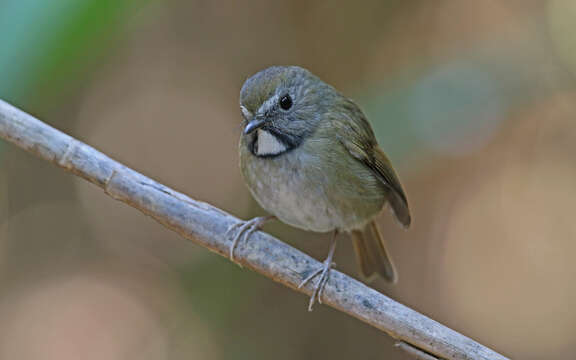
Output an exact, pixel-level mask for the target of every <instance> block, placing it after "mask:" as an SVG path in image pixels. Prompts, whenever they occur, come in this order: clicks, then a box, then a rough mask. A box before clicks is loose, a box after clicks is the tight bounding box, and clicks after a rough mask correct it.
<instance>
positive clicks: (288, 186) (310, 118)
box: [229, 66, 411, 311]
mask: <svg viewBox="0 0 576 360" xmlns="http://www.w3.org/2000/svg"><path fill="white" fill-rule="evenodd" d="M240 110H241V114H242V118H243V120H242V127H243V128H242V134H241V136H240V143H239V153H240V169H241V172H242V175H243V178H244V181H245V183H246V185H247V187H248V188H249V190H250V192H251V194H252V196H253V197H254V199H256V201H257V202H258V203H259V204H260V206H261V207H262V208H263V209H264V210H265V211H267V212H268V213H269V215H267V216H261V217H256V218H253V219H251V220H247V221H242V222H239V223H237V224H235V225H233V226H232V227H231V228H230V229H229V231H230V233H231V237H232V244H231V246H230V252H229V256H230V259H232V260H233V261H234V251H235V249H236V248H237V246H238V244H239V242H240V240H241V239H244V241H246V240H247V239H248V238H249V237H250V236H251V235H252V233H254V232H255V231H257V230H259V229H260V228H261V227H262V226H263V225H264V224H265V223H267V222H269V221H271V220H273V219H278V220H280V221H281V222H283V223H286V224H288V225H291V226H294V227H296V228H300V229H303V230H306V231H311V232H318V233H327V232H331V234H332V235H331V240H330V247H329V251H328V256H327V257H326V259H325V261H324V262H323V264H322V266H321V267H320V268H319V269H317V270H316V271H314V272H312V273H311V274H310V275H309V276H307V277H306V278H305V279H303V280H302V282H301V283H300V286H299V287H302V286H304V285H305V284H306V283H308V282H310V281H311V280H312V279H313V278H315V277H317V276H318V275H319V276H320V277H319V279H318V280H317V281H316V284H315V286H314V290H313V292H312V295H311V297H310V301H309V305H308V310H310V311H311V310H312V307H313V305H314V303H315V302H316V301H318V302H319V303H321V302H322V292H323V290H324V287H325V285H326V283H327V281H328V278H329V273H330V270H331V269H332V266H333V257H334V252H335V249H336V243H337V238H338V234H340V233H348V234H349V235H350V237H351V238H352V241H353V244H354V249H355V253H356V258H357V262H358V263H359V268H360V273H361V274H362V276H363V278H365V279H367V280H370V279H373V278H374V277H375V275H376V274H377V275H380V276H381V277H382V278H384V279H385V280H387V281H388V282H391V283H395V282H396V281H397V279H398V276H397V271H396V268H395V266H394V263H393V262H392V260H391V257H390V254H389V251H388V248H387V246H386V243H385V241H384V237H383V236H382V234H381V233H380V230H379V229H378V226H377V224H376V221H375V217H376V216H377V215H378V214H379V213H380V212H381V211H382V209H383V208H385V207H389V208H390V209H391V210H392V212H393V214H394V216H395V218H396V219H397V221H398V222H399V223H400V225H401V226H403V227H404V228H408V227H409V226H410V224H411V215H410V210H409V208H408V201H407V199H406V195H405V192H404V190H403V188H402V185H401V184H400V181H399V179H398V176H397V175H396V172H395V171H394V169H393V168H392V165H391V163H390V160H389V159H388V157H387V156H386V154H385V153H384V151H383V150H382V149H381V148H380V147H379V145H378V142H377V140H376V137H375V135H374V132H373V130H372V127H371V125H370V123H369V122H368V120H367V118H366V116H365V115H364V113H363V112H362V110H360V108H359V107H358V105H356V103H355V102H354V101H352V100H351V99H349V98H347V97H345V96H344V95H342V94H341V93H340V92H338V91H337V90H336V89H335V88H334V87H332V86H331V85H329V84H327V83H325V82H324V81H322V80H321V79H320V78H318V77H317V76H315V75H314V74H312V73H311V72H310V71H308V70H306V69H304V68H302V67H299V66H272V67H269V68H266V69H264V70H261V71H259V72H257V73H256V74H254V75H252V76H251V77H249V78H248V79H247V80H246V81H245V83H244V85H243V86H242V89H241V91H240Z"/></svg>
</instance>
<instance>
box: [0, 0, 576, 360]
mask: <svg viewBox="0 0 576 360" xmlns="http://www.w3.org/2000/svg"><path fill="white" fill-rule="evenodd" d="M575 34H576V1H574V0H483V1H477V0H435V1H427V0H414V1H402V0H386V1H383V0H379V1H376V0H366V1H360V2H358V1H356V2H352V1H347V2H344V1H343V2H334V1H328V0H324V1H313V2H312V1H304V0H291V1H282V2H270V1H264V0H260V1H246V2H219V1H200V0H189V1H184V0H181V1H177V0H164V1H160V0H158V1H152V0H149V1H140V0H133V1H123V0H51V1H47V0H0V44H1V45H0V97H1V98H3V99H5V100H7V101H9V102H11V103H13V104H14V105H16V106H19V107H21V108H23V109H25V110H26V111H28V112H31V113H32V114H34V115H36V116H38V117H40V118H41V119H43V120H45V121H46V122H48V123H49V124H51V125H53V126H55V127H57V128H60V129H62V130H64V131H66V132H68V133H70V134H72V135H73V136H76V137H78V138H79V139H81V140H83V141H85V142H87V143H88V144H90V145H93V146H95V147H97V148H98V149H100V150H102V151H104V152H105V153H107V154H109V155H111V156H112V157H114V158H116V159H118V160H119V161H121V162H124V163H126V164H127V165H129V166H131V167H133V168H135V169H137V170H139V171H141V172H143V173H144V174H146V175H149V176H151V177H153V178H155V179H157V180H159V181H161V182H163V183H165V184H166V185H168V186H171V187H174V188H176V189H178V190H180V191H182V192H185V193H187V194H189V195H190V196H192V197H194V198H196V199H200V200H204V201H207V202H210V203H212V204H214V205H216V206H219V207H221V208H223V209H225V210H227V211H230V212H231V213H233V214H236V215H237V216H240V217H242V218H249V217H252V216H255V215H261V214H263V213H262V210H260V209H259V208H258V206H257V205H256V204H255V202H254V201H253V200H252V199H251V197H250V195H249V193H248V191H247V190H246V188H245V187H244V185H243V183H242V180H241V178H240V172H239V169H238V165H237V163H238V156H237V141H238V137H239V134H240V119H241V117H240V112H239V109H238V93H239V89H240V87H241V85H242V83H243V81H244V80H245V79H246V78H247V77H248V76H250V75H251V74H253V73H255V72H256V71H258V70H260V69H263V68H265V67H267V66H270V65H274V64H298V65H301V66H304V67H307V68H309V69H310V70H311V71H313V72H314V73H316V74H317V75H319V76H320V77H322V78H323V79H325V80H326V81H327V82H329V83H331V84H333V85H334V86H336V87H337V88H338V89H340V90H341V91H343V92H344V93H345V94H347V95H348V96H350V97H352V98H353V99H355V100H356V101H357V102H358V103H359V104H360V105H361V106H362V108H363V109H364V110H365V112H366V114H367V115H368V117H369V119H370V120H371V122H372V124H373V126H374V128H375V131H376V133H377V136H378V139H379V141H380V143H381V145H382V147H383V148H384V149H385V150H386V151H387V152H388V154H389V155H390V157H391V159H392V160H393V163H394V164H395V167H396V168H397V170H398V172H399V173H400V176H401V178H402V181H403V183H404V184H405V188H406V190H407V194H408V197H409V200H410V204H411V208H412V211H413V214H414V216H413V217H414V222H413V227H412V228H411V229H410V231H407V232H405V231H402V230H400V229H399V228H398V227H397V226H396V224H395V223H394V221H393V220H391V217H390V216H389V214H383V215H382V216H381V220H380V226H381V227H382V231H383V232H384V234H385V236H387V237H388V238H389V239H390V243H391V248H392V253H393V255H394V257H395V260H396V263H397V266H398V268H399V273H400V282H399V283H398V284H397V285H396V286H389V285H387V284H385V283H383V282H376V283H374V286H375V287H376V288H378V289H380V290H381V291H383V292H384V293H386V294H388V295H389V296H391V297H393V298H394V299H396V300H398V301H400V302H402V303H404V304H406V305H408V306H411V307H413V308H414V309H416V310H418V311H420V312H422V313H424V314H427V315H428V316H430V317H432V318H434V319H436V320H438V321H440V322H442V323H444V324H446V325H448V326H450V327H452V328H454V329H455V330H457V331H460V332H462V333H464V334H466V335H468V336H470V337H472V338H474V339H476V340H477V341H479V342H481V343H483V344H485V345H487V346H490V347H492V348H494V349H495V350H497V351H499V352H501V353H503V354H505V355H507V356H509V357H512V358H515V359H569V358H573V357H574V353H575V352H576V336H575V335H574V334H576V306H574V305H575V304H576V282H575V281H574V279H575V275H576V264H575V263H574V261H573V259H574V254H575V253H576V241H575V238H576V221H575V219H574V216H575V214H576V159H575V155H576V81H575V77H574V76H575V74H576V73H575V72H576V36H575ZM0 166H1V171H0V194H1V196H0V214H1V217H0V359H2V360H4V359H10V360H12V359H63V360H66V359H88V360H90V359H99V360H101V359H105V360H107V359H114V360H116V359H118V360H125V359H128V360H131V359H155V360H165V359H166V360H172V359H175V360H178V359H201V360H204V359H206V360H219V359H277V360H283V359H311V360H312V359H314V360H317V359H327V358H330V359H350V358H361V359H409V357H408V356H407V355H406V354H403V353H402V352H401V351H400V350H398V349H396V348H394V347H393V346H392V345H393V342H392V340H391V339H389V338H388V337H387V336H386V335H384V334H383V333H380V332H379V331H377V330H375V329H372V328H370V327H368V326H366V325H364V324H362V323H360V322H358V321H356V320H354V319H352V318H350V317H348V316H346V315H343V314H341V313H338V312H336V311H334V310H332V309H329V308H327V307H323V306H317V307H316V309H315V310H314V312H312V313H308V312H307V311H306V304H307V299H306V298H305V297H304V296H302V295H300V294H296V293H295V292H293V291H291V290H288V289H286V288H284V287H282V286H280V285H277V284H275V283H273V282H272V281H270V280H268V279H265V278H264V277H262V276H259V275H257V274H254V273H252V272H250V271H248V270H245V269H241V268H239V267H238V266H236V265H234V264H232V263H230V262H229V261H227V260H225V259H222V258H220V257H218V256H217V255H215V254H213V253H210V252H208V251H207V250H205V249H203V248H200V247H199V246H196V245H194V244H192V243H190V242H188V241H185V240H182V239H180V238H178V237H177V236H176V235H175V234H173V233H170V232H168V231H167V230H165V229H164V228H162V227H161V226H159V225H158V224H156V223H155V222H153V221H152V220H150V219H148V218H146V217H144V216H143V215H141V214H140V213H139V212H137V211H135V210H133V209H131V208H128V207H126V206H125V205H123V204H120V203H116V202H114V201H113V200H111V199H110V198H108V197H107V196H105V195H104V194H103V193H102V192H101V191H100V190H99V189H97V188H95V187H94V186H92V185H90V184H87V183H86V182H83V181H82V180H79V179H76V178H74V177H72V176H70V175H68V174H66V173H64V172H63V171H61V170H59V169H57V168H55V167H54V166H52V165H50V164H48V163H46V162H43V161H41V160H38V159H36V158H34V157H32V156H31V155H29V154H26V153H24V152H22V151H20V150H18V149H16V148H15V147H13V146H11V145H8V144H5V143H2V144H0ZM267 229H268V230H269V231H270V232H271V233H273V234H275V235H277V236H280V237H281V238H282V239H285V240H286V241H288V242H290V243H291V244H293V245H294V246H296V247H298V248H301V249H304V250H305V251H307V252H309V253H311V254H313V255H314V256H316V257H317V258H319V259H323V258H324V256H325V254H326V250H327V246H328V243H327V241H326V240H327V237H326V236H325V235H318V234H309V233H305V232H302V231H299V230H296V229H292V228H289V227H288V226H285V225H282V224H273V225H270V226H268V227H267ZM336 261H337V263H338V267H339V269H340V270H343V271H345V272H347V273H349V274H354V275H355V274H356V267H355V264H354V256H353V255H352V247H351V244H350V243H349V242H345V241H343V242H341V243H340V247H339V249H338V251H337V254H336Z"/></svg>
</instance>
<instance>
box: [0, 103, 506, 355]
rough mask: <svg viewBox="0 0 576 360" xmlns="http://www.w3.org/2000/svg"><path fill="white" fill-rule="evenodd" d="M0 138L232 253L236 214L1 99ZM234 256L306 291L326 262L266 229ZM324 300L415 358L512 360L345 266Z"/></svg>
mask: <svg viewBox="0 0 576 360" xmlns="http://www.w3.org/2000/svg"><path fill="white" fill-rule="evenodd" d="M0 137H2V138H4V139H6V140H8V141H10V142H12V143H13V144H15V145H16V146H18V147H20V148H22V149H24V150H26V151H28V152H31V153H33V154H35V155H36V156H38V157H40V158H43V159H45V160H48V161H51V162H53V163H54V164H56V165H58V166H60V167H62V168H64V169H66V170H67V171H69V172H71V173H73V174H75V175H77V176H80V177H82V178H84V179H86V180H88V181H90V182H92V183H93V184H95V185H97V186H99V187H101V188H102V189H104V191H105V192H106V193H107V194H108V195H110V196H111V197H113V198H114V199H116V200H120V201H122V202H125V203H127V204H128V205H130V206H132V207H134V208H136V209H138V210H140V211H142V212H143V213H144V214H146V215H148V216H150V217H152V218H154V219H155V220H156V221H158V222H159V223H161V224H162V225H164V226H165V227H167V228H168V229H170V230H173V231H175V232H177V233H178V234H180V235H181V236H183V237H184V238H186V239H189V240H192V241H194V242H196V243H198V244H200V245H202V246H204V247H206V248H208V249H209V250H211V251H213V252H216V253H218V254H220V255H222V256H227V255H228V252H229V246H230V243H231V240H230V238H229V237H228V236H226V231H227V229H228V228H229V227H230V226H232V225H234V224H236V223H238V222H239V221H240V220H239V219H237V218H235V217H233V216H231V215H230V214H228V213H226V212H224V211H222V210H220V209H218V208H215V207H213V206H211V205H209V204H207V203H203V202H200V201H196V200H193V199H191V198H189V197H187V196H186V195H184V194H181V193H178V192H176V191H174V190H172V189H170V188H168V187H166V186H164V185H162V184H159V183H157V182H156V181H154V180H152V179H150V178H148V177H146V176H144V175H142V174H140V173H138V172H136V171H134V170H132V169H129V168H128V167H126V166H124V165H122V164H120V163H118V162H117V161H115V160H112V159H111V158H109V157H108V156H106V155H104V154H103V153H101V152H99V151H97V150H96V149H94V148H92V147H90V146H88V145H86V144H84V143H82V142H80V141H78V140H76V139H74V138H72V137H70V136H68V135H66V134H64V133H62V132H60V131H58V130H56V129H54V128H52V127H50V126H49V125H47V124H45V123H43V122H41V121H40V120H38V119H36V118H34V117H32V116H30V115H28V114H26V113H24V112H23V111H21V110H19V109H17V108H15V107H13V106H11V105H10V104H8V103H6V102H4V101H2V100H0ZM235 255H236V260H237V261H238V262H239V263H241V264H242V265H244V266H246V267H248V268H250V269H252V270H254V271H256V272H259V273H261V274H263V275H265V276H267V277H269V278H271V279H272V280H274V281H277V282H280V283H282V284H284V285H286V286H288V287H290V288H292V289H293V290H296V291H300V292H303V293H305V294H308V295H310V294H311V292H312V290H313V287H312V284H308V285H307V286H305V287H304V288H302V289H298V284H299V283H300V282H301V281H302V280H303V279H305V278H306V277H307V275H309V274H310V273H311V272H312V271H314V270H315V269H317V268H318V267H319V266H320V265H321V264H320V263H319V262H318V261H316V260H314V259H313V258H311V257H309V256H308V255H306V254H304V253H302V252H301V251H299V250H297V249H295V248H293V247H291V246H289V245H287V244H285V243H283V242H282V241H280V240H278V239H276V238H274V237H272V236H270V235H268V234H265V233H263V232H256V233H254V235H253V236H252V237H251V238H250V241H248V242H246V243H244V244H243V246H241V247H239V248H238V249H237V250H236V252H235ZM322 300H323V303H324V304H327V305H330V306H332V307H333V308H335V309H337V310H340V311H343V312H345V313H348V314H349V315H352V316H354V317H355V318H357V319H359V320H362V321H364V322H366V323H368V324H370V325H372V326H374V327H376V328H378V329H380V330H382V331H384V332H386V333H387V334H388V335H390V336H391V337H393V338H394V339H396V340H397V346H398V347H400V348H402V349H403V350H405V351H407V352H408V353H410V354H412V355H413V356H414V357H415V358H417V359H458V360H461V359H470V360H505V359H506V358H505V357H504V356H502V355H500V354H498V353H496V352H494V351H492V350H491V349H489V348H487V347H485V346H483V345H481V344H479V343H477V342H475V341H473V340H471V339H469V338H467V337H465V336H464V335H461V334H459V333H457V332H456V331H454V330H451V329H449V328H447V327H445V326H443V325H441V324H440V323H438V322H436V321H434V320H432V319H430V318H428V317H426V316H424V315H422V314H420V313H418V312H416V311H414V310H412V309H410V308H408V307H406V306H404V305H402V304H399V303H397V302H396V301H394V300H392V299H390V298H389V297H387V296H385V295H383V294H381V293H379V292H377V291H376V290H374V289H371V288H370V287H368V286H366V285H364V284H363V283H361V282H359V281H357V280H355V279H353V278H351V277H349V276H347V275H345V274H343V273H341V272H339V271H332V272H331V273H330V279H329V281H328V283H327V285H326V288H325V290H324V293H323V299H322Z"/></svg>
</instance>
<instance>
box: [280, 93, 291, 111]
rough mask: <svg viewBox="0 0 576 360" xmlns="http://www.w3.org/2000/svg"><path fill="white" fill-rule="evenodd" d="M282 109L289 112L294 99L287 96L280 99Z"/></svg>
mask: <svg viewBox="0 0 576 360" xmlns="http://www.w3.org/2000/svg"><path fill="white" fill-rule="evenodd" d="M280 107H281V108H282V109H283V110H288V109H290V108H291V107H292V98H291V97H290V95H288V94H286V95H284V96H282V97H281V98H280Z"/></svg>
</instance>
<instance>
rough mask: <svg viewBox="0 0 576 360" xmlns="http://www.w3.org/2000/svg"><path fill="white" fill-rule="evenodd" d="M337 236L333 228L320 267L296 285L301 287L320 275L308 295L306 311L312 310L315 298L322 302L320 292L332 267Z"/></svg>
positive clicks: (336, 231)
mask: <svg viewBox="0 0 576 360" xmlns="http://www.w3.org/2000/svg"><path fill="white" fill-rule="evenodd" d="M337 236H338V230H334V233H333V234H332V240H331V242H330V250H329V251H328V257H326V260H324V264H323V265H322V267H321V268H320V269H318V270H316V271H314V272H313V273H312V274H310V275H309V276H308V277H307V278H306V279H304V280H302V282H301V283H300V285H298V288H301V287H302V286H304V285H306V283H308V282H309V281H310V280H312V279H313V278H315V277H316V276H317V275H320V279H319V280H318V282H317V283H316V286H315V287H314V292H313V293H312V296H311V297H310V302H309V303H308V311H312V307H313V306H314V303H315V302H316V300H318V303H320V304H322V292H324V287H325V286H326V283H327V282H328V277H329V275H330V269H332V266H333V265H334V264H333V263H332V259H333V258H334V251H335V250H336V240H337Z"/></svg>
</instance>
